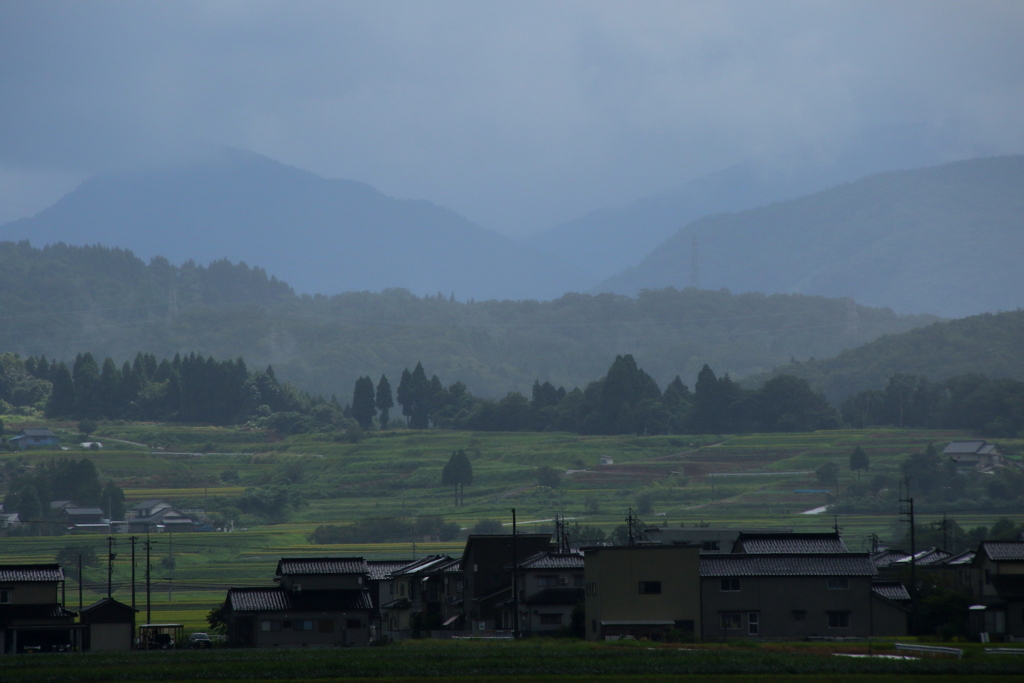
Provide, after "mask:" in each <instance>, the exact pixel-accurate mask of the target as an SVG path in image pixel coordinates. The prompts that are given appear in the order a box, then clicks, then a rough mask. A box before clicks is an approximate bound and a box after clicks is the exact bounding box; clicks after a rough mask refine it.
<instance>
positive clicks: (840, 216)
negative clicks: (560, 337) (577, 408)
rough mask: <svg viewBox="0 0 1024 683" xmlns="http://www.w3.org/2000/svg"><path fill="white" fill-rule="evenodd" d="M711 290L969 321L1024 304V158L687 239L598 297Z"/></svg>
mask: <svg viewBox="0 0 1024 683" xmlns="http://www.w3.org/2000/svg"><path fill="white" fill-rule="evenodd" d="M694 235H696V236H697V242H698V252H699V272H700V284H701V286H703V287H705V288H709V289H718V288H720V287H725V288H728V289H730V290H732V291H737V292H744V291H759V292H794V293H795V292H800V293H805V294H819V295H823V296H833V297H843V296H851V297H854V298H855V299H856V300H857V301H858V302H860V303H863V304H867V305H871V306H890V307H892V308H894V309H896V310H898V311H901V312H930V313H936V314H938V315H943V316H947V317H960V316H964V315H970V314H976V313H980V312H983V311H995V310H1000V309H1002V310H1008V309H1014V308H1017V307H1019V306H1021V305H1024V278H1020V277H1019V276H1018V271H1019V266H1020V258H1021V256H1022V255H1024V156H1004V157H993V158H986V159H974V160H970V161H962V162H955V163H950V164H944V165H942V166H936V167H932V168H925V169H918V170H913V171H894V172H889V173H880V174H877V175H873V176H869V177H867V178H863V179H861V180H858V181H856V182H853V183H847V184H844V185H841V186H838V187H834V188H832V189H829V190H825V191H823V192H818V193H815V194H813V195H810V196H806V197H802V198H800V199H795V200H791V201H785V202H779V203H776V204H772V205H770V206H765V207H761V208H756V209H751V210H747V211H742V212H740V213H735V214H722V215H716V216H708V217H705V218H702V219H699V220H697V221H694V222H692V223H690V224H689V225H687V226H686V227H685V228H682V229H680V230H679V231H678V232H677V233H676V234H674V235H673V236H672V237H671V238H669V239H668V240H666V241H665V242H664V243H663V244H661V245H660V246H658V247H657V248H656V249H655V250H654V251H652V252H651V253H650V254H649V255H648V256H647V257H646V258H644V259H643V261H641V262H640V263H639V264H638V265H636V266H634V267H632V268H629V269H627V270H625V271H623V272H622V273H620V274H619V275H617V276H615V277H612V278H609V279H608V280H605V281H604V282H602V283H601V284H600V285H598V286H597V287H596V288H594V290H593V291H610V292H617V293H622V294H635V293H636V292H639V291H640V290H642V289H645V288H660V287H666V286H676V287H680V286H686V285H687V284H688V283H689V276H690V268H689V264H690V258H691V251H692V237H693V236H694Z"/></svg>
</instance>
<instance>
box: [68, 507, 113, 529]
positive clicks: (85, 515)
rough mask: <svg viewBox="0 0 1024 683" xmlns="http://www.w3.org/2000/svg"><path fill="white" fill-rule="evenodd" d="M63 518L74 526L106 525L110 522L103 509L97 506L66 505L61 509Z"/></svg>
mask: <svg viewBox="0 0 1024 683" xmlns="http://www.w3.org/2000/svg"><path fill="white" fill-rule="evenodd" d="M61 519H62V520H63V521H64V522H65V523H67V524H68V525H69V526H72V527H77V526H80V525H90V526H95V525H97V524H101V525H106V524H107V523H108V520H107V519H106V517H104V514H103V510H101V509H100V508H97V507H90V508H84V507H66V508H64V509H63V510H61Z"/></svg>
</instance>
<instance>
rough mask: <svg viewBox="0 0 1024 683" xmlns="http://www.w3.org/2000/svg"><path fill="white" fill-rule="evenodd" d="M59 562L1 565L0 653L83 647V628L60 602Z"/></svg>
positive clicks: (55, 650) (78, 648) (60, 571)
mask: <svg viewBox="0 0 1024 683" xmlns="http://www.w3.org/2000/svg"><path fill="white" fill-rule="evenodd" d="M63 583H64V570H63V569H62V568H61V566H60V565H59V564H7V565H0V653H2V654H15V653H22V652H62V651H67V650H81V649H82V647H83V638H82V631H83V627H81V626H78V625H76V624H75V616H76V614H75V613H74V612H71V611H69V610H66V609H64V606H63V605H62V604H61V601H60V594H61V592H62V591H61V588H62V587H63Z"/></svg>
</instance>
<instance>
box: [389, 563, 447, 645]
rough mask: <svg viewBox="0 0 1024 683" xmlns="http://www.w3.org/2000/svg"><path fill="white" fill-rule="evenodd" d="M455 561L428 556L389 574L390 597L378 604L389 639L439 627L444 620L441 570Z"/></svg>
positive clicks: (402, 637)
mask: <svg viewBox="0 0 1024 683" xmlns="http://www.w3.org/2000/svg"><path fill="white" fill-rule="evenodd" d="M453 563H456V564H457V563H458V560H456V559H454V558H451V557H449V556H447V555H428V556H427V557H424V558H422V559H420V560H415V561H413V562H410V563H408V564H407V565H406V566H404V567H401V568H400V569H396V570H394V571H393V572H392V573H391V590H392V591H393V592H392V594H391V598H392V599H391V600H390V601H389V602H386V603H384V604H383V605H382V606H381V622H382V623H383V624H384V625H385V626H386V628H387V630H386V632H387V634H388V636H389V637H390V638H392V639H404V638H408V637H409V636H411V635H416V634H422V633H425V632H429V631H431V630H439V629H440V628H441V627H442V625H443V624H444V622H445V619H446V610H445V607H446V604H445V591H444V579H445V573H444V569H445V568H446V567H449V566H451V565H452V564H453Z"/></svg>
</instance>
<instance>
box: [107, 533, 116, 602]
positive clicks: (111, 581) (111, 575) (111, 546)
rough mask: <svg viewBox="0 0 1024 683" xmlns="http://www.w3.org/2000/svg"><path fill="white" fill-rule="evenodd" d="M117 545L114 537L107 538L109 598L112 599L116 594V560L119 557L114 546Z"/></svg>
mask: <svg viewBox="0 0 1024 683" xmlns="http://www.w3.org/2000/svg"><path fill="white" fill-rule="evenodd" d="M116 544H117V539H116V538H114V537H113V536H107V597H108V598H109V597H111V596H112V595H113V593H114V590H113V587H114V558H115V557H117V555H115V554H114V546H115V545H116Z"/></svg>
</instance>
